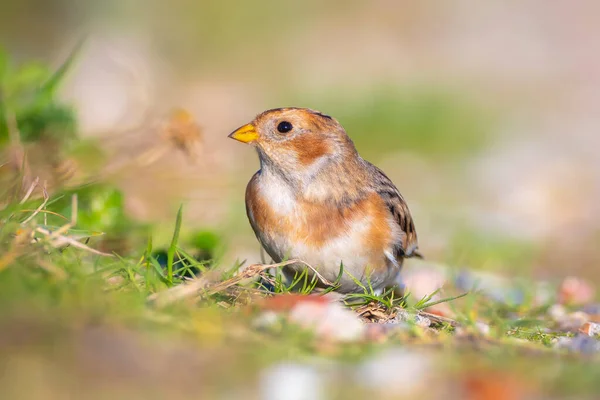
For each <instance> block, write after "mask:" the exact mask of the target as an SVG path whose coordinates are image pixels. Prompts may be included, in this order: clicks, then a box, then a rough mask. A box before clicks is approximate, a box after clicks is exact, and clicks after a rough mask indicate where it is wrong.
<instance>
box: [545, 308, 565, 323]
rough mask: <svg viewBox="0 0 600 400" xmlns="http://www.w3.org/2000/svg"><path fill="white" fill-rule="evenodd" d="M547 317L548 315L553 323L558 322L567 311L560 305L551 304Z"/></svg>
mask: <svg viewBox="0 0 600 400" xmlns="http://www.w3.org/2000/svg"><path fill="white" fill-rule="evenodd" d="M548 315H550V318H552V319H553V320H554V321H559V320H561V319H562V318H564V316H565V315H567V310H566V308H565V306H563V305H562V304H553V305H552V306H550V308H549V309H548Z"/></svg>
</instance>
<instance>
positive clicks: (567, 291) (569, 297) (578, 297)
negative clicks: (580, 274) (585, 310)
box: [558, 276, 596, 305]
mask: <svg viewBox="0 0 600 400" xmlns="http://www.w3.org/2000/svg"><path fill="white" fill-rule="evenodd" d="M595 296H596V290H595V289H594V287H593V286H592V285H591V284H590V283H588V282H587V281H585V280H583V279H580V278H577V277H574V276H569V277H567V278H565V280H564V281H563V282H562V284H561V285H560V288H559V290H558V302H559V303H561V304H575V305H581V304H587V303H590V302H591V301H593V300H594V297H595Z"/></svg>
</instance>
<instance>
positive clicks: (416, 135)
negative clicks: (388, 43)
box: [282, 87, 490, 161]
mask: <svg viewBox="0 0 600 400" xmlns="http://www.w3.org/2000/svg"><path fill="white" fill-rule="evenodd" d="M282 97H284V98H286V101H287V102H288V103H289V100H290V99H287V95H286V96H282ZM290 98H291V100H292V101H294V102H295V103H294V105H306V104H310V105H311V108H317V109H319V110H320V111H322V112H324V113H325V114H329V115H331V116H332V117H334V118H336V119H337V120H338V121H339V122H340V123H341V124H342V126H344V128H345V129H346V131H347V132H348V134H349V135H350V137H351V138H352V139H353V140H354V142H355V143H356V145H357V147H358V149H359V151H360V152H361V154H363V155H364V156H365V157H367V158H374V157H375V158H376V157H381V155H382V154H385V153H388V152H389V151H391V149H398V150H400V151H403V152H414V153H418V154H419V155H421V156H424V157H430V158H433V159H435V160H438V161H443V160H447V159H452V160H460V159H461V158H462V157H464V156H465V155H467V154H469V153H471V152H475V151H477V150H479V149H481V148H482V147H483V146H484V145H485V144H486V143H487V140H488V139H489V135H488V132H489V126H490V117H489V116H488V115H486V113H485V112H483V110H481V109H479V108H478V107H477V106H476V105H474V104H471V103H469V102H467V101H466V100H465V101H462V100H461V97H460V96H458V95H457V94H456V93H452V92H450V91H444V90H443V89H439V88H438V89H430V88H423V87H376V88H372V89H370V90H367V91H361V92H359V93H358V94H357V93H354V94H350V93H345V92H344V91H343V90H340V91H333V92H329V93H326V94H324V95H322V96H312V95H308V96H307V95H298V96H290Z"/></svg>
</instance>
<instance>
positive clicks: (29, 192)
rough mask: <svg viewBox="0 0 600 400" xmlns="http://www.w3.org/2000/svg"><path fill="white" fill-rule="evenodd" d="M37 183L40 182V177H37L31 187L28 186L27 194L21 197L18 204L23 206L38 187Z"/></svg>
mask: <svg viewBox="0 0 600 400" xmlns="http://www.w3.org/2000/svg"><path fill="white" fill-rule="evenodd" d="M39 182H40V177H39V176H37V177H36V178H35V179H34V180H33V182H32V183H31V186H29V189H28V190H27V193H25V196H23V199H22V200H21V202H20V203H19V204H23V203H25V202H26V201H27V200H28V199H29V196H31V193H33V191H34V189H35V187H36V186H37V185H38V183H39Z"/></svg>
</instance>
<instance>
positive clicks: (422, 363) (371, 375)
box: [356, 349, 435, 396]
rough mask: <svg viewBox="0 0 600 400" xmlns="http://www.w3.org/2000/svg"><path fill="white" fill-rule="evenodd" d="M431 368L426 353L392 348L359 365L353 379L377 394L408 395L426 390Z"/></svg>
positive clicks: (431, 362)
mask: <svg viewBox="0 0 600 400" xmlns="http://www.w3.org/2000/svg"><path fill="white" fill-rule="evenodd" d="M434 370H435V365H434V362H433V360H432V358H431V357H430V356H429V355H428V354H427V353H423V352H416V351H410V350H406V349H391V350H387V351H385V352H384V353H382V354H380V355H378V356H376V357H375V358H373V359H371V360H369V361H366V362H365V363H363V364H362V365H361V366H359V367H358V368H357V371H356V380H357V381H358V382H360V383H361V384H362V385H363V386H365V387H367V388H369V389H371V390H375V391H377V393H385V394H387V395H390V396H398V395H402V396H407V395H409V394H414V393H415V392H417V391H419V390H421V389H425V386H426V385H427V382H430V381H431V379H430V378H431V377H432V373H433V371H434Z"/></svg>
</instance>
